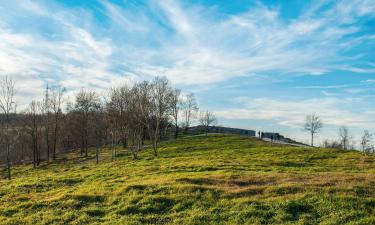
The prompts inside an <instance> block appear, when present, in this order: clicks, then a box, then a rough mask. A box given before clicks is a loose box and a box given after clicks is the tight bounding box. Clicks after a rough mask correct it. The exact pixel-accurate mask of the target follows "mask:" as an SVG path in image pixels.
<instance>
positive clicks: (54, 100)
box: [50, 87, 65, 160]
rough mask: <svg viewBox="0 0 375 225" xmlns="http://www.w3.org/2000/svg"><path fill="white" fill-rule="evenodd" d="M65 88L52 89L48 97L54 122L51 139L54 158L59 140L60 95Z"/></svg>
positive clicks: (54, 157)
mask: <svg viewBox="0 0 375 225" xmlns="http://www.w3.org/2000/svg"><path fill="white" fill-rule="evenodd" d="M64 91H65V89H64V88H61V87H57V88H56V89H53V90H52V96H51V98H50V104H51V108H52V111H53V117H54V124H53V126H54V127H53V140H52V145H53V146H52V157H53V160H56V148H57V143H58V141H59V131H60V123H61V118H62V109H61V105H62V95H63V93H64Z"/></svg>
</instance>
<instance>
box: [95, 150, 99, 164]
mask: <svg viewBox="0 0 375 225" xmlns="http://www.w3.org/2000/svg"><path fill="white" fill-rule="evenodd" d="M96 164H99V146H98V147H97V148H96Z"/></svg>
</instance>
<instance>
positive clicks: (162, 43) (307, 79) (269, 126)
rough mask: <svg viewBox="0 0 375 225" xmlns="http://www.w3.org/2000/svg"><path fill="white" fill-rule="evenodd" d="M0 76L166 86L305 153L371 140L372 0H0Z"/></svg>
mask: <svg viewBox="0 0 375 225" xmlns="http://www.w3.org/2000/svg"><path fill="white" fill-rule="evenodd" d="M0 75H8V76H11V77H13V78H14V80H15V81H16V89H17V96H16V99H17V103H18V105H19V107H20V108H22V107H24V106H25V105H27V103H29V102H30V101H31V100H34V99H38V98H41V96H42V95H43V91H44V89H45V86H46V84H47V83H48V84H49V85H50V86H51V85H52V86H53V85H56V86H57V85H59V86H62V87H65V88H66V89H67V96H70V95H72V94H73V93H75V92H77V91H78V90H79V89H80V88H90V89H93V90H96V91H98V92H104V91H105V90H106V89H108V88H110V87H115V86H118V85H122V84H127V83H132V82H136V81H141V80H150V79H152V78H153V77H155V76H166V77H167V78H168V79H169V80H170V81H171V83H172V84H173V85H174V86H175V87H177V88H180V89H181V90H182V92H183V93H185V94H187V93H190V92H194V93H195V95H196V96H197V99H198V103H199V105H200V108H201V109H202V110H209V111H212V112H214V113H215V114H216V115H217V117H218V121H219V122H218V123H219V125H223V126H230V127H238V128H246V129H253V130H263V131H274V132H280V133H282V134H284V135H286V136H288V137H292V138H295V139H297V140H299V141H304V142H307V141H308V140H309V135H308V134H307V133H305V132H303V131H302V127H303V123H304V121H305V118H306V115H308V114H311V113H316V114H318V115H320V116H321V118H322V120H323V123H324V128H323V130H322V132H321V134H319V136H318V141H319V142H321V141H322V140H323V139H325V138H328V139H336V138H337V136H338V131H337V130H338V127H340V126H342V125H346V126H347V127H348V128H349V130H350V132H351V134H352V136H353V138H355V139H357V143H358V142H359V141H358V139H359V137H360V136H361V134H362V133H363V130H365V129H367V130H369V131H371V132H373V133H375V103H374V100H375V1H374V0H347V1H337V0H335V1H330V0H327V1H319V0H318V1H302V0H289V1H282V0H279V1H271V0H264V1H250V0H242V1H240V0H233V1H225V0H221V1H213V0H189V1H178V0H176V1H173V0H150V1H136V0H112V1H105V0H82V1H75V0H59V1H57V0H38V1H31V0H12V1H9V0H0Z"/></svg>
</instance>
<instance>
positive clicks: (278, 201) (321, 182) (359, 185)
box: [0, 135, 375, 224]
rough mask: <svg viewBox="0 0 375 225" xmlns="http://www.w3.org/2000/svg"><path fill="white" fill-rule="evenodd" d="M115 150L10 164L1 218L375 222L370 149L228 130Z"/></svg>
mask: <svg viewBox="0 0 375 225" xmlns="http://www.w3.org/2000/svg"><path fill="white" fill-rule="evenodd" d="M122 152H123V153H122V154H121V156H120V157H119V158H117V160H116V161H114V162H111V160H110V151H109V150H102V153H101V162H100V164H99V165H96V164H95V160H90V159H82V158H78V157H77V154H71V155H68V156H67V159H65V160H61V162H55V163H50V164H48V165H47V164H46V165H42V166H40V167H38V168H36V169H33V168H32V166H19V167H16V168H14V170H13V177H14V179H13V180H12V181H6V180H4V179H2V180H1V181H0V224H67V223H70V224H103V223H104V224H268V223H271V224H375V157H374V155H364V154H362V153H359V152H354V151H339V150H332V149H320V148H300V147H290V146H280V145H271V144H269V143H264V142H261V141H258V140H256V139H249V138H246V137H240V136H227V135H212V136H208V137H205V136H199V137H198V136H197V137H184V138H181V139H179V140H177V141H169V142H166V143H163V144H162V145H161V148H160V156H159V157H157V158H154V157H152V153H151V150H150V149H149V150H144V151H142V152H141V153H140V159H139V160H136V161H134V160H132V159H131V156H130V155H127V154H126V153H125V150H122ZM91 156H92V157H94V152H92V155H91Z"/></svg>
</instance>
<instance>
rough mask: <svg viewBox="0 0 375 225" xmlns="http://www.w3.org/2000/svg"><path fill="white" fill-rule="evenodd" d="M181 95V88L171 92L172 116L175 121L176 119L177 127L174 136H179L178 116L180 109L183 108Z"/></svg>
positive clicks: (175, 124)
mask: <svg viewBox="0 0 375 225" xmlns="http://www.w3.org/2000/svg"><path fill="white" fill-rule="evenodd" d="M180 95H181V90H179V89H175V90H173V91H172V93H171V100H170V102H171V114H172V118H173V121H174V127H175V132H174V136H175V138H177V137H178V118H179V117H178V116H179V112H180V109H181V99H180Z"/></svg>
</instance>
